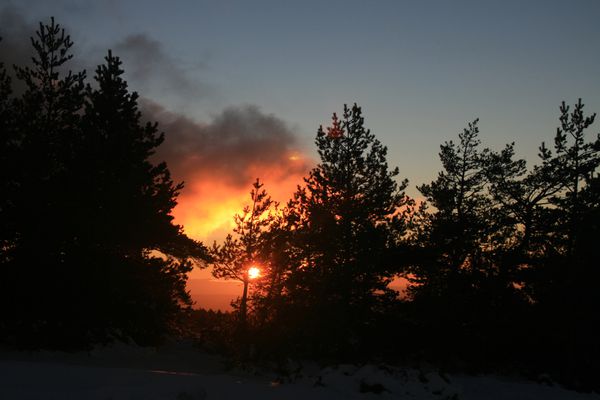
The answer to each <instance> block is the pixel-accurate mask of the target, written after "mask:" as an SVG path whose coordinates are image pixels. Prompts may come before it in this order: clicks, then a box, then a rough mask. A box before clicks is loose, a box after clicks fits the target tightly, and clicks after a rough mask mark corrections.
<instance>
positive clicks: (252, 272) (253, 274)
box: [248, 267, 260, 279]
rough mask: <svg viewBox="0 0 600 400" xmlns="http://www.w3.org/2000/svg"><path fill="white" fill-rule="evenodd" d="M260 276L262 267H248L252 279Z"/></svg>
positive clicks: (249, 276)
mask: <svg viewBox="0 0 600 400" xmlns="http://www.w3.org/2000/svg"><path fill="white" fill-rule="evenodd" d="M259 276H260V269H258V268H256V267H250V268H249V269H248V278H250V279H256V278H258V277H259Z"/></svg>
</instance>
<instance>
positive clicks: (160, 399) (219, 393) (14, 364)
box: [0, 344, 600, 400]
mask: <svg viewBox="0 0 600 400" xmlns="http://www.w3.org/2000/svg"><path fill="white" fill-rule="evenodd" d="M378 398H381V399H418V400H420V399H461V400H479V399H489V400H496V399H511V400H528V399H547V400H559V399H560V400H562V399H565V400H566V399H569V400H571V399H572V400H588V399H589V400H592V399H594V400H600V395H598V394H581V393H575V392H571V391H568V390H565V389H563V388H561V387H559V386H549V385H542V384H538V383H531V382H526V381H517V380H511V379H506V378H501V377H496V376H477V377H472V376H460V375H451V376H445V375H443V374H440V373H437V372H433V371H432V372H427V373H426V372H423V371H418V370H413V369H400V368H389V367H376V366H372V365H367V366H363V367H357V366H350V365H342V366H338V367H330V368H325V369H320V368H317V367H316V366H304V367H303V368H302V369H301V370H300V371H299V373H298V374H296V376H295V378H294V379H293V381H290V379H287V380H281V379H278V378H277V376H276V375H275V374H269V373H264V372H263V373H250V372H248V371H245V372H244V371H234V370H228V369H227V368H226V362H225V361H224V360H223V359H221V358H219V357H217V356H211V355H207V354H204V353H201V352H199V351H197V350H195V349H194V348H192V347H191V346H189V345H186V344H172V345H169V346H166V347H164V348H161V349H146V348H137V347H133V346H124V345H117V346H111V347H108V348H102V349H97V350H94V351H92V352H89V353H76V354H64V353H48V352H40V353H16V352H10V351H1V352H0V399H2V400H12V399H14V400H21V399H23V400H24V399H35V400H38V399H40V400H42V399H43V400H54V399H57V400H58V399H60V400H70V399H77V400H82V399H93V400H154V399H156V400H198V399H235V400H246V399H291V400H294V399H310V400H321V399H378Z"/></svg>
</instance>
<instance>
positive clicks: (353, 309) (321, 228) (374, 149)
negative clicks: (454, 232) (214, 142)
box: [270, 104, 411, 356]
mask: <svg viewBox="0 0 600 400" xmlns="http://www.w3.org/2000/svg"><path fill="white" fill-rule="evenodd" d="M316 145H317V148H318V151H319V155H320V158H321V160H320V163H319V164H318V165H317V167H315V168H314V169H313V170H312V171H311V172H310V175H309V176H308V178H305V185H304V186H303V187H301V188H299V189H298V191H297V192H296V194H295V196H294V199H293V200H292V201H290V203H289V204H288V206H287V208H286V210H284V215H285V216H286V222H285V224H279V225H278V229H280V230H281V229H283V228H284V229H287V230H288V231H289V232H290V233H289V234H288V235H287V236H286V235H284V234H283V233H282V232H278V233H277V234H276V235H274V237H273V238H274V240H279V241H280V242H281V244H283V243H285V245H286V246H287V247H288V249H287V250H286V252H285V253H282V252H279V253H278V254H279V256H280V259H281V260H282V261H284V262H285V263H286V265H285V267H284V268H285V271H281V270H279V276H278V277H277V279H278V280H279V282H280V284H279V285H278V287H277V288H276V290H277V291H279V293H277V294H276V295H275V294H274V293H273V292H271V294H270V296H271V298H273V297H274V296H275V298H277V299H278V300H277V304H278V306H279V309H277V310H272V311H271V313H275V316H273V321H274V324H276V325H277V327H276V328H275V329H281V330H283V331H285V334H286V335H288V338H287V339H288V342H287V343H289V344H292V343H293V345H294V346H296V347H299V348H302V347H303V348H304V349H305V351H308V352H312V353H313V354H316V355H319V356H328V355H337V356H340V355H344V354H346V355H348V356H350V354H352V352H357V351H359V349H360V348H361V347H362V346H364V345H365V344H368V340H365V339H366V338H367V337H368V336H369V335H372V334H374V333H375V330H376V329H377V328H376V325H375V324H376V323H377V320H378V318H379V317H380V316H381V315H383V314H384V312H385V310H386V309H387V307H389V305H390V304H391V303H393V302H394V299H395V298H396V296H397V293H396V292H395V291H393V290H391V289H390V288H389V287H388V284H389V283H390V281H391V279H392V277H393V276H394V275H395V274H396V273H398V264H397V263H396V262H395V260H394V259H393V258H392V257H391V249H392V248H393V246H394V244H395V238H396V237H397V236H398V235H400V234H402V231H403V228H404V218H403V217H404V212H405V211H406V210H404V209H403V207H406V206H408V205H410V204H411V201H410V200H409V199H408V198H407V197H406V196H405V195H404V193H403V192H402V190H403V189H404V188H405V187H406V184H407V183H406V181H404V182H402V183H401V184H397V183H396V181H395V180H394V177H395V176H396V175H398V170H397V169H394V170H389V169H388V165H387V161H386V154H387V149H386V148H385V147H384V146H383V145H382V144H381V143H380V142H379V141H378V140H377V139H375V136H374V135H373V134H372V133H370V131H369V130H367V129H366V128H365V127H364V119H363V117H362V111H361V109H360V107H358V106H357V105H356V104H355V105H354V106H353V107H352V108H348V107H345V108H344V114H343V117H342V119H341V120H339V119H338V118H337V116H336V115H335V114H334V116H333V120H332V126H331V127H330V128H328V129H327V131H324V130H323V129H322V128H320V129H319V131H318V133H317V138H316Z"/></svg>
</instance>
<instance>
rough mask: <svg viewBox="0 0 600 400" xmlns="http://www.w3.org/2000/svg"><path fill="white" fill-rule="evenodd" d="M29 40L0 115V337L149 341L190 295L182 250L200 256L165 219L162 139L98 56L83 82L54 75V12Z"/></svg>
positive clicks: (57, 57)
mask: <svg viewBox="0 0 600 400" xmlns="http://www.w3.org/2000/svg"><path fill="white" fill-rule="evenodd" d="M31 42H32V46H33V49H34V53H35V55H34V57H33V66H32V67H18V68H17V78H18V79H20V80H22V81H23V82H24V83H25V84H26V87H27V89H26V91H25V92H24V93H23V94H22V95H21V96H20V97H18V98H16V99H15V100H14V101H11V102H10V107H9V108H8V110H9V111H8V114H9V115H8V118H7V119H3V120H2V121H3V122H2V123H4V124H6V125H7V131H3V132H2V134H3V137H2V146H3V147H2V149H1V150H2V162H3V163H5V162H7V161H6V160H9V161H10V162H12V163H13V164H14V165H10V166H8V167H9V169H8V170H9V171H10V174H11V176H10V180H9V181H8V182H7V183H6V184H7V186H8V188H9V189H10V190H7V191H6V192H3V193H2V196H3V197H2V203H1V204H2V205H3V207H2V211H0V214H1V216H2V220H1V222H2V233H3V237H2V241H3V242H2V247H1V249H0V251H1V252H2V253H1V256H0V262H1V263H2V268H1V271H2V272H1V273H2V279H1V285H2V287H1V290H0V292H1V293H0V296H1V298H0V300H1V301H0V303H1V307H2V311H3V315H4V316H5V318H4V319H3V323H4V326H3V327H2V328H3V331H4V332H3V336H5V337H6V338H12V339H10V340H14V341H17V342H18V343H20V344H22V345H27V346H59V347H63V348H64V347H79V346H85V345H87V344H89V343H90V342H97V341H105V340H109V339H110V338H114V337H120V338H124V339H128V338H133V339H134V340H136V341H138V342H139V343H149V342H154V341H157V340H159V339H160V338H161V337H163V336H164V334H165V333H166V332H168V330H169V329H170V328H171V327H172V324H173V323H174V321H175V320H176V318H178V315H179V313H180V312H181V310H182V306H186V305H188V304H189V303H190V299H189V295H188V294H187V293H186V291H185V280H186V275H185V274H186V272H187V271H189V270H190V269H191V261H190V259H189V258H190V257H191V258H196V259H203V258H205V257H206V249H205V248H204V247H203V246H202V245H201V244H199V243H196V242H194V241H192V240H190V239H188V238H187V237H186V236H185V235H183V233H182V231H181V227H179V226H176V225H173V223H172V217H171V216H170V211H171V210H172V208H173V207H174V206H175V204H176V203H175V198H176V196H177V193H178V191H179V190H180V189H181V187H182V186H181V185H175V184H174V183H173V181H172V180H171V178H170V176H169V171H168V169H167V167H166V165H165V164H164V163H162V164H158V165H153V164H152V163H151V162H150V161H149V158H150V156H151V155H152V154H153V152H154V150H155V148H156V147H157V146H158V145H160V143H161V142H162V140H163V135H162V134H158V133H157V127H156V125H155V124H146V125H143V124H141V122H140V120H141V114H140V112H139V111H138V109H137V94H135V93H129V92H128V90H127V85H126V82H125V81H124V80H123V79H122V77H121V75H122V73H123V71H122V70H121V69H120V64H121V63H120V61H119V60H118V59H117V58H116V57H113V56H112V54H111V53H110V52H109V55H108V57H107V58H106V64H105V65H103V66H100V67H98V69H97V71H96V76H95V79H96V81H97V83H98V87H97V88H96V89H92V88H91V87H90V86H87V87H86V86H85V84H84V80H85V73H84V72H79V73H75V74H74V73H72V72H71V71H68V72H65V70H66V66H67V62H68V61H69V60H70V59H71V57H72V55H71V54H70V50H71V47H72V45H73V44H72V42H71V40H70V37H69V36H68V35H66V34H65V31H64V30H63V29H62V28H61V27H60V26H59V25H58V24H56V23H55V22H54V19H51V21H50V23H49V24H48V25H43V24H40V28H39V30H38V32H36V37H35V38H32V40H31ZM2 88H4V86H2ZM3 90H4V89H3ZM4 100H5V96H3V97H2V102H1V103H2V104H1V105H4V104H7V103H6V102H5V101H4ZM4 110H5V109H2V110H0V111H2V112H4ZM6 132H9V133H6ZM9 152H10V154H9ZM3 166H4V165H3ZM4 184H5V183H4V182H3V185H4ZM4 205H7V207H6V209H5V208H4ZM5 210H6V211H5Z"/></svg>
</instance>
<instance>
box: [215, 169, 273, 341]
mask: <svg viewBox="0 0 600 400" xmlns="http://www.w3.org/2000/svg"><path fill="white" fill-rule="evenodd" d="M263 186H264V185H263V184H262V183H261V182H260V180H259V179H256V181H255V182H254V183H253V184H252V190H251V191H250V198H251V204H250V205H247V206H245V207H244V209H243V211H242V213H241V214H236V215H235V216H234V222H235V228H234V229H233V232H234V235H235V237H234V236H233V235H231V234H229V235H227V237H226V238H225V242H224V243H223V244H222V245H221V246H219V245H217V244H216V242H215V244H214V245H213V247H212V249H211V256H212V258H213V259H212V263H213V275H214V276H215V277H216V278H224V279H233V280H237V281H240V282H242V283H243V285H244V288H243V292H242V296H241V299H240V304H239V324H240V328H241V330H242V331H243V330H245V328H246V319H247V313H248V285H249V284H250V279H251V277H250V276H249V274H248V271H249V269H250V268H252V267H255V268H259V269H261V270H262V269H263V268H264V267H263V266H264V265H265V264H266V262H265V260H264V259H263V258H262V252H261V249H262V247H263V246H264V243H265V240H264V234H265V232H266V231H267V230H268V229H269V227H270V225H271V224H272V221H273V220H274V219H275V215H274V214H273V212H274V211H275V209H276V208H277V203H276V202H274V201H273V200H271V197H270V196H268V195H267V192H266V190H264V189H263Z"/></svg>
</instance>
